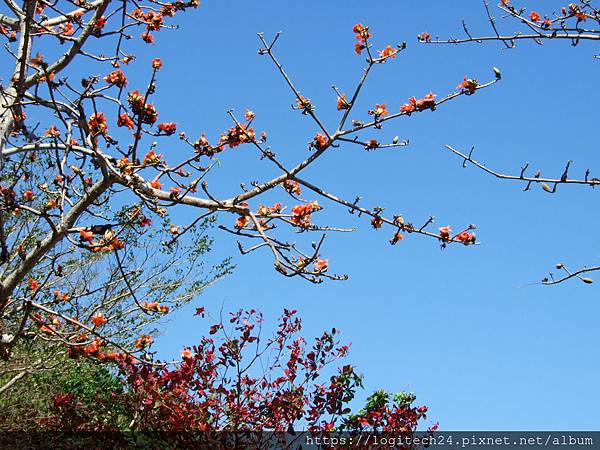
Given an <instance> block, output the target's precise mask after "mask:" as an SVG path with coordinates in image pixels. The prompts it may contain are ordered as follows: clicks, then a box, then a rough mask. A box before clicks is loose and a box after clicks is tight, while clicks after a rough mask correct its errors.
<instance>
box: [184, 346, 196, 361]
mask: <svg viewBox="0 0 600 450" xmlns="http://www.w3.org/2000/svg"><path fill="white" fill-rule="evenodd" d="M192 356H194V354H193V353H192V351H191V350H190V349H189V348H184V349H183V351H182V352H181V358H182V359H190V358H192Z"/></svg>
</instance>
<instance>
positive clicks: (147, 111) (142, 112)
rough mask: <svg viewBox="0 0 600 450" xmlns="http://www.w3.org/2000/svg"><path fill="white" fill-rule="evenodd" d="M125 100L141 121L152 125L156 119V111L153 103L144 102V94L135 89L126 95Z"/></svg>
mask: <svg viewBox="0 0 600 450" xmlns="http://www.w3.org/2000/svg"><path fill="white" fill-rule="evenodd" d="M127 102H128V103H129V106H131V110H132V111H133V113H134V114H137V115H139V116H140V117H141V118H142V122H143V123H145V124H148V125H152V124H153V123H154V122H156V120H157V119H158V113H157V112H156V108H155V107H154V105H151V104H149V103H145V99H144V96H143V95H142V94H140V92H139V91H137V90H135V91H132V92H130V93H129V94H128V95H127Z"/></svg>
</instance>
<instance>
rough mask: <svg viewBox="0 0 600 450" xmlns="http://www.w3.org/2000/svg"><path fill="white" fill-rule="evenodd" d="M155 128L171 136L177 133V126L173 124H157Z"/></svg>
mask: <svg viewBox="0 0 600 450" xmlns="http://www.w3.org/2000/svg"><path fill="white" fill-rule="evenodd" d="M156 128H158V130H159V131H162V132H163V133H165V134H173V133H175V131H177V124H176V123H174V122H165V123H159V124H158V125H157V126H156Z"/></svg>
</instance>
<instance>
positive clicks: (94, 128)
mask: <svg viewBox="0 0 600 450" xmlns="http://www.w3.org/2000/svg"><path fill="white" fill-rule="evenodd" d="M88 126H89V127H90V132H91V133H92V136H97V135H99V134H106V132H107V131H108V125H107V123H106V117H104V113H102V112H97V113H94V114H92V115H91V116H90V120H89V121H88Z"/></svg>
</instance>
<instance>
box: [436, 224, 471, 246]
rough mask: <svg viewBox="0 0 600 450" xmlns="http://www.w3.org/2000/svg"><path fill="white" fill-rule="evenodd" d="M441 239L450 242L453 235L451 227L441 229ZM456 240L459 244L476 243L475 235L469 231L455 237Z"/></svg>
mask: <svg viewBox="0 0 600 450" xmlns="http://www.w3.org/2000/svg"><path fill="white" fill-rule="evenodd" d="M439 231H440V234H439V236H440V239H441V240H442V241H449V240H450V239H451V238H452V237H451V233H452V229H451V228H450V227H440V229H439ZM454 239H455V240H457V241H458V242H462V243H463V244H465V245H469V244H474V243H475V234H474V233H469V232H468V231H462V232H460V233H458V234H457V235H456V236H454Z"/></svg>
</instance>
